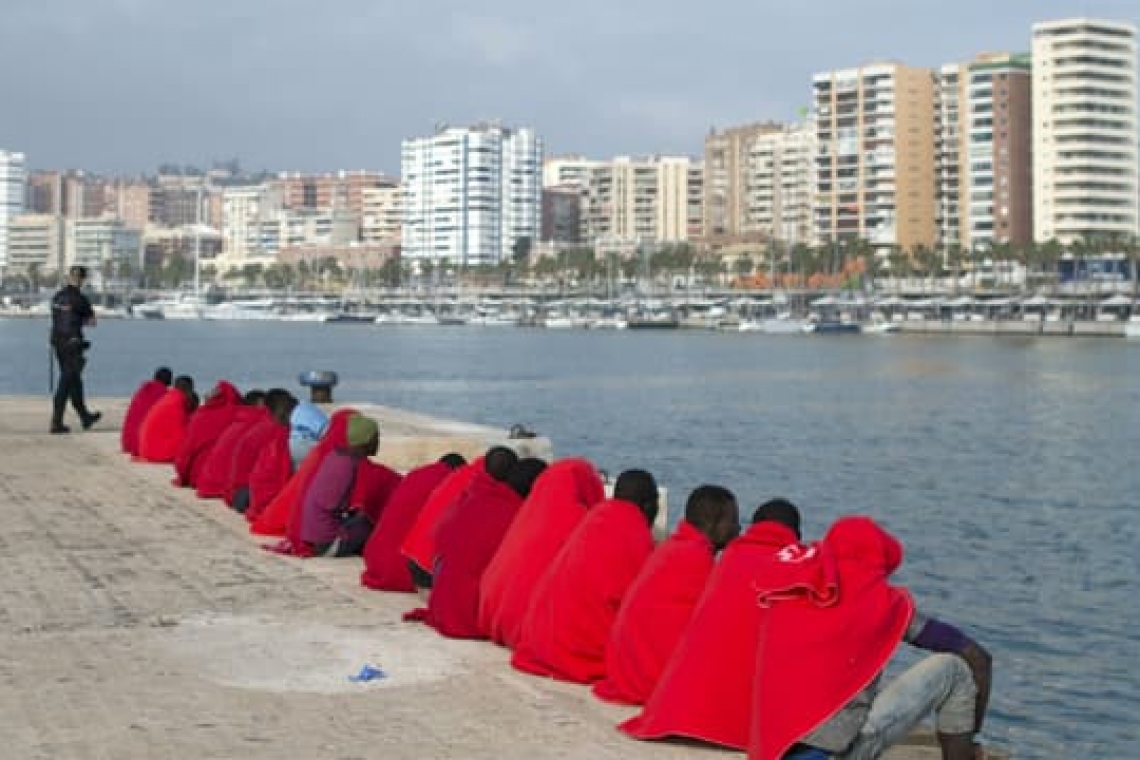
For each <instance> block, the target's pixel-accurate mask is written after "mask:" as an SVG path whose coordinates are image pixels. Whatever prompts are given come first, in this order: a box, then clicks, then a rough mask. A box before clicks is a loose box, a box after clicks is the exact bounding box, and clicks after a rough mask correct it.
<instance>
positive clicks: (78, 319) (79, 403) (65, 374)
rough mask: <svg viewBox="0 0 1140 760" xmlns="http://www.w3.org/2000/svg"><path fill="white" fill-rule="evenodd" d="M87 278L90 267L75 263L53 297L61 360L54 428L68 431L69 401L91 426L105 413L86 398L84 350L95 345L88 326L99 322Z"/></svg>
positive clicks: (53, 344) (56, 343) (55, 340)
mask: <svg viewBox="0 0 1140 760" xmlns="http://www.w3.org/2000/svg"><path fill="white" fill-rule="evenodd" d="M86 279H87V267H72V268H71V269H69V270H68V272H67V284H66V285H64V286H63V288H62V289H61V290H60V291H59V292H58V293H56V294H55V295H54V296H53V297H52V299H51V339H50V342H51V347H52V348H53V349H54V350H55V358H56V360H57V361H58V362H59V372H60V375H59V387H58V388H56V389H55V399H54V407H53V409H52V416H51V432H53V433H68V432H70V428H68V427H67V426H66V425H64V424H63V413H64V411H65V410H66V408H67V401H68V399H71V406H72V407H73V408H74V409H75V412H76V414H78V415H79V422H80V424H82V425H83V429H84V430H87V429H88V428H90V427H91V426H92V425H94V424H95V423H96V422H98V421H99V418H100V417H102V416H103V415H102V414H100V413H99V412H92V411H89V410H88V409H87V403H86V402H85V401H84V399H83V367H84V366H85V365H86V364H87V359H86V358H84V356H83V354H84V352H85V351H86V350H87V349H88V347H89V346H90V345H91V344H90V343H88V342H87V341H86V340H84V339H83V328H84V326H87V325H89V326H91V327H94V326H95V311H94V310H93V309H92V308H91V302H90V301H88V300H87V297H86V296H85V295H83V293H82V292H81V291H80V288H81V287H82V286H83V282H84V281H85V280H86Z"/></svg>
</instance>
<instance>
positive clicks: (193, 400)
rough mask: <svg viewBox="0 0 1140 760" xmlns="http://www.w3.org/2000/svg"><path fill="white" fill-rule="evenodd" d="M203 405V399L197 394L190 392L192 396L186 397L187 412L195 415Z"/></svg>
mask: <svg viewBox="0 0 1140 760" xmlns="http://www.w3.org/2000/svg"><path fill="white" fill-rule="evenodd" d="M201 405H202V397H201V396H199V395H198V394H197V393H196V392H194V391H190V395H189V396H187V397H186V411H187V412H190V413H191V414H193V413H194V412H196V411H198V407H200V406H201Z"/></svg>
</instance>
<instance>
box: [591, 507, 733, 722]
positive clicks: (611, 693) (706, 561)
mask: <svg viewBox="0 0 1140 760" xmlns="http://www.w3.org/2000/svg"><path fill="white" fill-rule="evenodd" d="M714 555H715V550H714V548H713V545H712V542H711V541H709V539H708V536H706V535H705V534H704V533H701V532H700V531H699V530H697V529H696V528H694V527H693V526H692V525H691V524H690V523H688V522H685V521H684V520H682V521H681V524H680V525H678V526H677V530H676V531H675V532H674V533H673V535H672V536H671V537H670V538H669V539H668V540H667V541H665V542H664V543H663V544H661V545H660V546H658V547H657V549H656V550H655V551H654V552H653V556H651V557H650V558H649V561H648V562H646V563H645V567H644V569H642V571H641V574H640V575H638V576H637V580H635V581H634V582H633V585H632V586H630V588H629V592H628V593H627V594H626V596H625V601H624V602H623V603H622V606H621V610H620V611H619V612H618V616H617V620H615V621H614V628H613V632H612V633H610V640H609V643H608V644H607V645H606V677H605V678H604V679H602V680H601V681H599V682H598V683H597V684H595V685H594V694H596V695H597V696H598V697H600V698H601V699H604V700H606V701H607V702H618V703H620V704H627V705H641V704H645V700H647V699H649V695H650V694H652V693H653V689H654V688H655V687H656V686H657V682H658V680H659V679H660V678H661V673H662V671H664V670H665V664H666V663H667V662H668V661H669V657H670V656H671V655H672V654H673V650H674V649H676V648H677V642H678V641H680V639H681V634H683V633H684V632H685V627H686V626H687V625H688V624H689V619H690V618H692V616H693V609H694V608H695V607H696V606H697V600H699V599H700V598H701V593H702V592H703V591H704V590H705V583H706V582H707V581H708V578H709V574H710V573H711V572H712V569H713V557H714Z"/></svg>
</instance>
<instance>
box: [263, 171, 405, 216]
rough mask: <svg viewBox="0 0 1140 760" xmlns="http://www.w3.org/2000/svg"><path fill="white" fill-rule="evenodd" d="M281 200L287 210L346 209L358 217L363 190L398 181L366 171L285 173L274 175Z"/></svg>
mask: <svg viewBox="0 0 1140 760" xmlns="http://www.w3.org/2000/svg"><path fill="white" fill-rule="evenodd" d="M276 184H277V185H278V186H279V187H280V188H281V195H282V202H283V203H284V205H285V208H287V209H333V208H335V209H338V210H346V211H348V212H349V213H351V214H353V215H355V216H356V217H357V218H359V217H360V216H361V215H362V214H363V213H364V192H365V191H366V190H368V189H370V188H376V187H395V186H397V185H398V184H399V183H398V182H397V181H396V180H395V179H393V178H391V177H389V176H387V175H386V174H383V173H382V172H373V171H365V170H357V171H341V172H335V173H330V174H299V173H284V174H280V175H278V177H277V180H276Z"/></svg>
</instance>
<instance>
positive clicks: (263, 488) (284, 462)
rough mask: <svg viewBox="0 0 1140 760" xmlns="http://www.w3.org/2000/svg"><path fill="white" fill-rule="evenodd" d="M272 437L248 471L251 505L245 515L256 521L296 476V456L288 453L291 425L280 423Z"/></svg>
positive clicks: (251, 520)
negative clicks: (286, 425) (294, 466)
mask: <svg viewBox="0 0 1140 760" xmlns="http://www.w3.org/2000/svg"><path fill="white" fill-rule="evenodd" d="M276 427H277V430H275V431H274V433H273V437H272V438H270V439H269V441H268V443H267V444H266V446H265V448H264V449H262V450H261V451H260V452H258V454H257V459H256V460H255V461H254V463H253V468H252V469H251V470H250V471H249V507H248V508H247V509H246V511H245V519H246V520H248V521H250V522H253V521H254V520H256V519H257V516H258V515H260V514H261V513H262V512H264V511H265V508H266V507H267V506H269V502H271V501H273V500H274V499H275V498H277V494H279V493H281V489H283V488H284V487H285V484H286V483H288V482H289V478H290V477H292V476H293V459H292V456H291V455H290V453H289V428H287V427H285V426H283V425H277V426H276Z"/></svg>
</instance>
